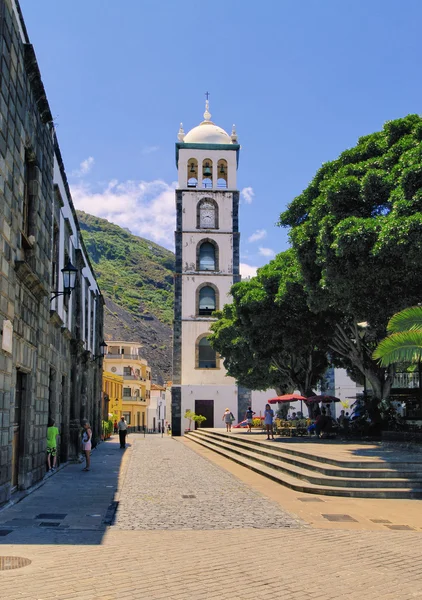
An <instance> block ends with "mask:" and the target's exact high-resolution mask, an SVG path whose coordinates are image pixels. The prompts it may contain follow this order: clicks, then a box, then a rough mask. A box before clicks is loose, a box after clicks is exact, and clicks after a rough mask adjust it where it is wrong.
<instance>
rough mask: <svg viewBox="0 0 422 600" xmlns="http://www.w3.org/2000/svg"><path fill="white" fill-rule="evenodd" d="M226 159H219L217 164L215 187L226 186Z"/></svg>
mask: <svg viewBox="0 0 422 600" xmlns="http://www.w3.org/2000/svg"><path fill="white" fill-rule="evenodd" d="M227 181H228V178H227V161H226V160H224V158H222V159H220V160H219V161H218V164H217V187H218V188H223V189H224V188H227Z"/></svg>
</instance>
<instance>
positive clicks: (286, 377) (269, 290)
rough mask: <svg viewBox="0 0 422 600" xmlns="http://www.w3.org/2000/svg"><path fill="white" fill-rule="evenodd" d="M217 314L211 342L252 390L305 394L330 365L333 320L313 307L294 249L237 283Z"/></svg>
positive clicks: (229, 370)
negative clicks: (329, 352) (331, 321)
mask: <svg viewBox="0 0 422 600" xmlns="http://www.w3.org/2000/svg"><path fill="white" fill-rule="evenodd" d="M231 293H232V295H233V303H232V304H228V305H226V306H225V307H224V308H223V310H222V311H220V312H219V313H217V316H218V320H217V321H216V322H215V323H213V325H212V326H211V331H212V335H211V336H210V341H211V344H212V346H213V347H214V348H215V350H217V351H218V352H219V353H220V354H221V355H222V356H223V357H224V366H225V368H226V369H227V371H228V374H229V375H231V376H232V377H235V378H236V379H237V380H238V381H239V382H240V383H241V384H243V385H246V386H248V387H250V388H252V389H268V388H272V387H274V388H275V389H276V390H277V391H278V392H279V393H280V392H281V393H285V392H289V391H293V390H294V389H299V390H300V392H301V393H302V394H303V395H305V396H310V395H312V394H313V393H314V391H313V390H314V387H315V385H316V383H317V381H318V379H319V378H320V377H321V375H322V374H323V373H324V371H325V370H326V368H327V365H328V361H327V349H328V345H327V344H328V339H329V331H330V328H329V326H328V323H329V321H328V320H327V319H325V318H324V317H323V316H322V315H321V314H319V315H316V314H315V313H313V312H311V311H310V310H309V308H308V305H307V298H306V294H305V292H304V289H303V282H302V279H301V274H300V268H299V265H298V262H297V260H296V256H295V253H294V251H293V250H288V251H286V252H283V253H281V254H279V255H277V257H276V258H275V259H274V260H272V261H271V262H270V263H269V264H268V265H266V266H265V267H262V268H261V269H259V270H258V274H257V276H256V277H253V278H252V279H250V280H246V281H242V282H240V283H237V284H235V285H234V286H233V287H232V289H231Z"/></svg>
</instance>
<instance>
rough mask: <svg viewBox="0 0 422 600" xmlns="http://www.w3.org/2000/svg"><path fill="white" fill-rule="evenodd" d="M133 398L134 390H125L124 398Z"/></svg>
mask: <svg viewBox="0 0 422 600" xmlns="http://www.w3.org/2000/svg"><path fill="white" fill-rule="evenodd" d="M131 396H132V390H131V389H130V388H126V387H124V388H123V398H130V397H131Z"/></svg>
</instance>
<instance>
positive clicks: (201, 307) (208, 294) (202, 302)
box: [198, 285, 217, 317]
mask: <svg viewBox="0 0 422 600" xmlns="http://www.w3.org/2000/svg"><path fill="white" fill-rule="evenodd" d="M215 310H217V301H216V294H215V289H214V288H213V287H211V286H210V285H205V286H204V287H201V289H200V290H199V298H198V314H199V315H200V316H202V317H209V316H211V315H212V313H213V312H214V311H215Z"/></svg>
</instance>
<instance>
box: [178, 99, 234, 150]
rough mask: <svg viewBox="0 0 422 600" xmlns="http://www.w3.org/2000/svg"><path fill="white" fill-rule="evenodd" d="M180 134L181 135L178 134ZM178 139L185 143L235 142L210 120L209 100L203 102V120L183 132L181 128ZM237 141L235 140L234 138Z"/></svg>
mask: <svg viewBox="0 0 422 600" xmlns="http://www.w3.org/2000/svg"><path fill="white" fill-rule="evenodd" d="M180 134H182V135H180ZM179 140H180V141H183V142H184V143H185V144H232V143H236V142H235V141H234V140H233V137H230V135H229V134H228V133H227V131H224V129H222V128H221V127H218V125H216V124H215V123H213V122H212V121H211V114H210V112H209V102H208V100H207V101H206V103H205V112H204V120H203V121H202V123H200V124H199V125H197V126H196V127H194V128H193V129H191V130H190V131H188V133H186V134H184V132H183V131H182V130H181V131H180V132H179ZM236 141H237V140H236Z"/></svg>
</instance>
